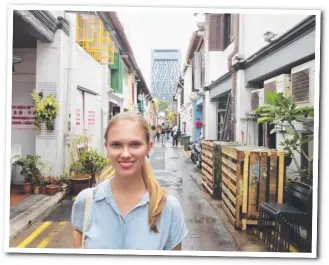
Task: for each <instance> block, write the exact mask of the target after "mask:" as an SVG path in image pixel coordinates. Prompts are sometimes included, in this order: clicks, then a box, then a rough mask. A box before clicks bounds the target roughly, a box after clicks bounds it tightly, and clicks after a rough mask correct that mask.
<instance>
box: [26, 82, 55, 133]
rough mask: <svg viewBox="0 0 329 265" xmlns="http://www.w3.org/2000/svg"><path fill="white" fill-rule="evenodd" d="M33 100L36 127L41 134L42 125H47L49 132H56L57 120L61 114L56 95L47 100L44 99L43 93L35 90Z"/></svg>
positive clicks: (48, 97)
mask: <svg viewBox="0 0 329 265" xmlns="http://www.w3.org/2000/svg"><path fill="white" fill-rule="evenodd" d="M31 95H32V100H33V103H34V109H35V112H36V114H35V127H36V130H37V132H38V133H40V131H41V128H42V125H43V124H45V126H46V128H47V130H49V131H52V130H54V125H55V119H56V116H57V114H58V113H59V104H58V102H57V101H56V99H55V95H54V94H51V95H49V96H47V97H46V98H42V95H41V93H38V92H37V91H36V90H35V89H34V90H33V92H32V94H31Z"/></svg>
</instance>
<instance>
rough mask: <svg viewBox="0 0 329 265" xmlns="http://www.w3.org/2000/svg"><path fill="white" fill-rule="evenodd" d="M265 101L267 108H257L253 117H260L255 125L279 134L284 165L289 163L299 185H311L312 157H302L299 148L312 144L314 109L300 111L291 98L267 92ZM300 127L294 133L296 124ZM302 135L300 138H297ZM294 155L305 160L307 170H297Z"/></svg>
mask: <svg viewBox="0 0 329 265" xmlns="http://www.w3.org/2000/svg"><path fill="white" fill-rule="evenodd" d="M266 97H267V100H268V102H269V104H267V105H264V106H260V107H259V108H257V109H256V113H257V114H258V115H259V116H260V117H259V118H258V120H257V122H258V123H259V124H262V123H269V124H272V125H274V126H275V127H274V129H272V130H271V132H270V133H271V134H273V133H280V134H281V135H282V138H283V141H282V142H281V143H280V144H281V146H282V147H283V151H284V154H285V157H284V160H285V161H284V162H285V165H286V166H289V165H290V163H291V162H292V161H294V164H295V166H296V168H297V172H294V173H297V174H298V176H299V177H300V179H301V181H302V182H305V183H307V184H311V183H312V179H313V157H310V156H309V155H308V154H306V153H305V152H304V151H303V149H302V148H301V147H302V145H303V144H305V143H308V142H310V141H312V140H313V134H314V131H313V121H314V108H313V107H300V106H298V105H296V104H295V103H294V102H293V99H292V98H291V97H284V96H283V93H278V92H274V93H271V92H268V93H267V95H266ZM297 123H300V124H302V125H303V126H302V127H303V129H299V130H297V129H296V124H297ZM302 134H303V135H304V137H303V138H302V136H301V135H302ZM296 153H298V154H299V155H300V156H301V157H303V158H305V160H306V161H307V162H308V168H307V169H303V168H301V166H300V164H299V162H298V160H297V158H296Z"/></svg>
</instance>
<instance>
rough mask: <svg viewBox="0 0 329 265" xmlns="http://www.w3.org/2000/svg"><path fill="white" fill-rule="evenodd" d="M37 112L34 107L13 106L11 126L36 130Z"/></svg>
mask: <svg viewBox="0 0 329 265" xmlns="http://www.w3.org/2000/svg"><path fill="white" fill-rule="evenodd" d="M34 121H35V110H34V109H33V106H26V105H13V106H12V113H11V124H12V126H13V127H14V128H24V129H26V128H34Z"/></svg>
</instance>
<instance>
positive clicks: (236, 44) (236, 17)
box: [227, 14, 239, 141]
mask: <svg viewBox="0 0 329 265" xmlns="http://www.w3.org/2000/svg"><path fill="white" fill-rule="evenodd" d="M238 50H239V15H238V14H235V15H234V49H233V51H232V52H231V54H230V55H229V56H228V59H227V60H228V70H229V71H230V72H231V73H232V93H231V95H232V96H231V106H232V112H231V113H232V114H231V115H232V120H231V130H232V137H233V140H234V141H235V138H236V137H235V124H236V114H235V101H236V87H237V76H236V70H235V69H234V68H233V67H232V65H233V57H234V55H236V54H237V52H238Z"/></svg>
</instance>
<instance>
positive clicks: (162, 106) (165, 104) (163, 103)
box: [158, 100, 169, 112]
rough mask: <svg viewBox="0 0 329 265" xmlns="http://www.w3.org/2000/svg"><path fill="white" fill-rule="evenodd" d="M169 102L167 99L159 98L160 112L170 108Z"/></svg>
mask: <svg viewBox="0 0 329 265" xmlns="http://www.w3.org/2000/svg"><path fill="white" fill-rule="evenodd" d="M168 106H169V104H168V102H167V101H164V100H159V103H158V108H159V112H162V111H163V112H166V110H167V109H168Z"/></svg>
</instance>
